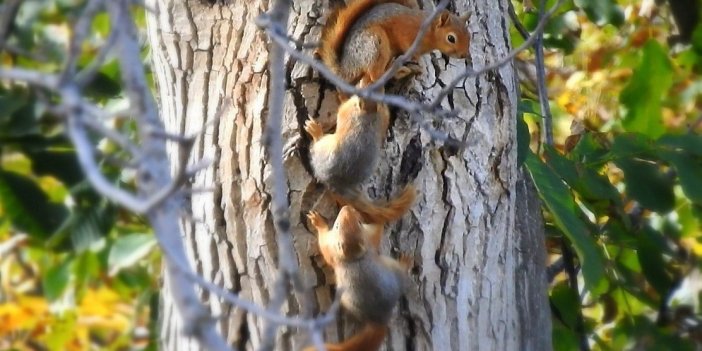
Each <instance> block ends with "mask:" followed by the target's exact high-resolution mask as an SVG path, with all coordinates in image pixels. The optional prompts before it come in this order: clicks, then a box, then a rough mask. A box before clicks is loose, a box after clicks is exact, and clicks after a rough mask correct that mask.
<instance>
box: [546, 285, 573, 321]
mask: <svg viewBox="0 0 702 351" xmlns="http://www.w3.org/2000/svg"><path fill="white" fill-rule="evenodd" d="M551 304H552V305H553V307H555V309H556V311H558V312H557V313H558V319H559V320H560V321H561V322H563V323H564V324H565V325H566V326H567V327H568V328H571V329H574V328H575V326H576V325H577V323H578V314H579V313H580V298H579V297H578V293H576V292H575V291H574V290H573V289H571V288H570V287H569V286H568V285H567V284H565V282H562V283H560V284H558V285H556V286H555V287H554V288H553V289H552V290H551Z"/></svg>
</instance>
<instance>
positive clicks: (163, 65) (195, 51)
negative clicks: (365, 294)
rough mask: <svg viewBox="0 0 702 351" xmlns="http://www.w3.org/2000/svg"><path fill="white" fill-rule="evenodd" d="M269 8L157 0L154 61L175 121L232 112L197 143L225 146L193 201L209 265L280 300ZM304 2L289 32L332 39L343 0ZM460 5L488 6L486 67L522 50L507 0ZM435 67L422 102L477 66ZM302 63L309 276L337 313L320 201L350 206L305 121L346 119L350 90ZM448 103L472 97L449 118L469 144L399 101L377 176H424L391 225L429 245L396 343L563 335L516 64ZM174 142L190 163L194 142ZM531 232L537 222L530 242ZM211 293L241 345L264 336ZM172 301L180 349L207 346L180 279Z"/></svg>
mask: <svg viewBox="0 0 702 351" xmlns="http://www.w3.org/2000/svg"><path fill="white" fill-rule="evenodd" d="M210 2H214V1H210ZM425 3H426V1H425ZM322 5H323V6H322ZM496 5H497V6H496ZM268 6H269V4H268V2H267V1H261V0H251V1H228V2H226V4H220V3H219V2H218V3H217V4H214V5H210V4H208V2H206V1H195V0H190V1H173V0H148V1H147V7H148V8H149V9H150V10H151V12H150V13H149V14H148V15H147V18H148V28H149V37H150V42H151V46H152V60H153V65H154V66H153V71H154V75H155V80H156V82H157V86H158V96H159V101H160V106H161V113H162V118H163V119H164V121H165V124H166V127H167V128H168V130H169V131H171V132H173V133H182V134H192V133H196V132H198V131H200V130H201V129H203V128H205V127H206V126H207V123H208V122H211V121H213V119H215V118H216V117H217V116H218V115H220V116H221V119H220V120H219V121H218V122H217V123H214V125H212V126H210V127H208V128H207V132H206V133H204V135H202V137H200V138H199V139H198V141H197V142H196V143H195V146H194V148H193V151H192V154H191V156H190V160H189V162H190V163H191V164H192V163H194V162H196V161H197V160H198V159H200V158H203V157H204V158H210V159H212V160H214V163H213V166H212V167H210V168H208V169H207V170H205V171H203V172H200V173H198V174H197V176H195V177H194V179H193V183H192V186H193V187H194V188H214V191H213V192H193V195H192V196H191V197H190V201H189V203H188V204H187V209H188V210H189V211H190V215H189V216H184V217H185V218H186V219H185V220H183V223H182V225H183V226H184V228H185V231H184V232H185V233H186V234H185V235H186V236H185V238H184V240H186V244H187V245H188V247H189V250H190V252H189V253H190V258H191V259H192V262H193V264H194V265H195V267H196V269H197V270H198V271H199V272H200V273H201V274H202V275H203V276H204V277H205V278H206V279H208V280H211V281H213V282H215V283H216V284H220V285H222V286H224V287H226V288H227V289H230V290H232V291H234V292H236V293H238V294H240V295H241V296H242V297H245V298H247V299H250V300H253V301H254V302H256V303H259V304H262V305H265V304H267V303H268V299H269V295H270V289H271V288H272V286H273V284H272V283H273V281H274V280H275V278H276V264H277V258H276V255H277V253H276V243H275V232H274V229H273V223H272V219H271V213H270V209H269V207H270V206H269V205H270V198H271V195H270V191H271V188H272V187H271V185H272V184H271V181H272V179H271V177H270V169H269V167H267V164H266V154H265V153H264V148H263V146H264V145H263V140H262V135H263V134H262V133H263V130H264V126H265V121H266V117H267V116H266V113H267V108H266V106H265V102H266V97H267V89H268V68H267V62H268V50H267V38H266V36H265V34H264V33H263V32H261V31H259V30H258V28H257V27H256V25H255V23H254V20H255V18H256V17H257V16H258V15H259V14H261V13H262V12H263V11H266V10H267V9H268ZM293 6H294V9H293V11H292V12H291V19H290V23H289V26H288V33H289V34H290V36H292V37H294V38H296V39H298V40H300V41H304V42H307V43H311V42H317V41H318V39H319V30H320V27H319V25H320V24H322V23H324V20H325V19H326V16H327V14H328V12H329V11H328V3H327V1H313V0H300V1H295V2H294V5H293ZM451 8H452V9H458V10H459V11H458V12H461V13H463V12H464V11H465V10H469V11H470V12H472V14H473V15H472V17H471V20H470V28H469V29H470V32H471V33H473V36H472V40H473V41H472V44H471V52H472V54H473V55H472V56H473V64H474V66H476V67H480V66H483V65H485V64H487V63H490V62H494V61H496V60H498V59H499V58H501V57H503V56H505V55H506V54H507V53H508V52H509V48H510V45H509V33H508V28H509V23H508V20H507V18H508V17H507V1H506V0H499V1H494V0H471V1H467V0H462V1H454V5H453V6H451ZM421 65H422V67H424V68H425V69H426V72H427V73H426V74H424V75H421V76H420V77H417V78H416V79H414V81H413V83H411V86H410V87H405V88H404V89H402V90H401V91H402V93H403V94H404V95H407V96H408V97H410V98H412V99H414V100H418V101H428V100H429V99H430V98H431V97H432V96H434V95H435V94H436V92H437V91H438V90H439V89H440V87H441V86H444V85H445V84H446V83H447V82H449V81H450V79H451V77H453V76H454V75H455V74H457V73H458V72H460V71H461V69H462V68H463V67H464V64H463V63H462V61H460V60H455V59H452V60H451V61H450V62H446V61H445V60H444V59H443V58H442V57H441V56H440V55H436V54H434V55H432V56H426V57H424V58H423V59H422V60H421ZM439 69H440V70H439ZM286 71H287V74H288V77H287V82H288V83H289V88H288V90H287V101H286V115H285V116H284V120H283V124H284V125H283V140H284V143H285V145H286V146H287V147H286V150H285V151H286V152H287V153H286V155H287V157H286V159H285V166H286V170H287V175H288V186H289V191H290V193H289V199H290V203H291V209H290V213H291V217H292V218H291V221H292V233H293V236H294V238H295V248H296V254H297V257H298V260H299V265H300V270H301V274H302V277H303V281H304V282H305V284H306V285H307V286H308V287H310V288H313V289H314V293H315V297H316V302H317V306H316V310H315V311H313V312H314V313H321V312H323V311H326V309H327V308H328V306H329V305H330V303H331V301H332V300H333V290H332V288H331V287H330V283H331V282H333V278H332V274H331V271H330V270H329V269H328V268H327V267H325V266H324V265H323V264H322V260H321V257H320V256H319V252H318V249H317V246H316V238H315V236H314V235H313V234H312V233H311V232H310V231H309V230H308V229H307V224H306V222H305V216H304V215H305V214H306V212H307V211H309V210H310V209H312V208H313V207H314V208H315V209H319V210H321V211H322V213H323V214H325V215H326V216H328V218H333V215H334V212H333V211H334V209H333V208H332V207H331V206H330V205H329V202H328V200H324V198H323V197H322V196H321V195H322V193H323V189H321V187H320V186H317V185H316V183H315V181H314V179H313V178H312V177H311V176H310V173H309V172H308V169H309V168H308V167H307V166H306V162H307V159H306V154H307V150H306V148H307V143H308V142H307V141H306V138H305V137H304V136H303V133H302V132H301V131H302V128H301V126H302V125H304V121H305V120H306V119H307V118H316V119H320V120H322V121H326V122H329V121H331V120H332V119H333V117H334V112H335V108H336V106H337V100H336V95H335V91H334V89H333V87H332V86H330V85H329V84H328V83H326V82H325V81H324V80H323V79H321V78H319V76H318V74H317V73H315V72H313V71H312V70H311V69H310V68H309V67H307V66H305V65H303V64H300V63H298V62H294V61H288V63H287V66H286ZM448 101H450V103H449V102H448ZM443 105H444V108H446V109H449V108H453V109H456V110H458V111H460V114H459V117H457V118H452V119H444V120H441V121H440V122H436V123H434V125H435V126H436V127H437V128H438V129H440V130H443V131H447V132H449V134H450V135H451V136H452V137H454V138H456V139H458V140H463V141H465V142H466V143H467V144H468V145H469V146H468V147H467V148H464V149H459V150H456V149H452V148H449V147H443V146H441V145H440V144H441V143H439V142H435V141H432V140H431V139H430V137H429V136H428V135H427V133H425V132H422V131H420V130H419V128H418V127H417V126H416V125H415V124H412V123H410V121H409V118H408V116H407V115H406V114H405V113H403V112H401V111H393V112H394V116H395V118H394V120H393V123H392V126H391V130H390V131H389V133H388V137H387V140H386V145H385V147H384V150H383V153H382V156H384V157H382V156H381V160H382V161H381V162H380V163H381V166H380V167H379V169H378V170H377V172H376V173H375V174H374V176H373V177H372V179H371V180H370V181H369V182H367V183H368V186H367V188H368V191H369V194H370V196H371V197H373V198H376V199H381V198H382V199H385V198H387V197H388V196H390V195H391V194H394V193H395V192H396V191H398V190H399V189H400V187H401V185H403V184H405V183H408V182H409V183H413V184H414V185H415V186H416V187H417V188H418V190H419V193H420V195H419V197H418V201H417V203H416V205H415V206H414V208H413V210H412V211H411V214H409V215H407V216H405V218H404V219H403V220H402V221H400V222H398V223H394V224H392V225H391V226H388V228H387V229H386V233H385V236H384V238H383V245H382V251H383V252H384V253H385V254H390V255H397V253H398V252H408V253H413V254H414V258H415V263H416V269H415V270H414V271H413V272H412V276H411V278H412V284H411V288H410V291H409V292H408V294H407V296H406V298H405V299H403V301H402V302H401V304H400V306H399V308H398V311H397V312H396V315H395V317H394V318H393V320H392V324H391V335H390V337H389V338H388V340H387V341H386V346H387V349H389V350H390V349H391V350H401V349H409V350H415V349H416V350H522V349H534V350H544V349H548V348H550V321H549V319H548V316H549V311H548V304H547V303H546V304H545V305H544V303H543V302H544V301H545V297H546V285H545V280H542V281H539V279H536V280H534V279H533V277H539V276H541V277H543V270H544V262H543V260H541V259H540V258H543V257H544V253H543V243H542V242H541V243H540V245H539V241H542V240H543V237H542V231H541V232H539V231H538V230H532V231H530V232H529V231H517V230H516V229H515V194H518V192H517V191H516V190H517V188H516V187H515V183H516V180H517V174H518V173H517V167H516V148H515V147H514V146H515V145H516V142H515V138H516V132H515V113H516V108H517V95H516V85H515V77H514V71H513V69H512V67H511V65H507V66H505V67H503V68H501V69H500V70H497V71H494V72H491V73H488V74H485V75H482V76H480V77H478V78H470V79H468V80H466V81H465V84H462V85H460V86H459V87H458V88H457V89H455V90H454V91H453V93H452V94H451V95H450V96H449V99H448V100H447V102H444V104H443ZM421 118H431V117H430V116H421ZM171 151H172V152H171V158H172V159H173V160H174V161H179V160H183V159H184V157H185V156H187V155H184V153H183V152H179V150H175V149H172V150H171ZM176 163H177V162H176ZM520 203H521V200H520ZM530 204H532V205H533V203H531V202H530ZM535 206H538V205H535ZM537 211H538V209H537ZM530 223H532V224H537V225H538V221H530ZM537 228H538V227H537ZM525 233H527V234H528V235H531V236H530V237H529V238H530V239H529V240H527V239H526V237H525V236H524V235H527V234H525ZM527 244H528V246H529V247H532V246H534V248H526V247H525V246H526V245H527ZM534 250H536V251H539V250H541V251H540V252H537V254H534V252H535V251H534ZM539 257H540V258H539ZM536 258H539V259H536ZM525 292H528V293H525ZM202 297H203V300H205V301H206V302H208V303H209V304H210V305H211V306H212V310H213V313H214V314H215V315H220V316H223V318H221V323H220V327H221V331H222V333H223V334H224V335H225V336H226V338H227V339H228V340H229V341H230V342H231V343H232V344H233V345H234V346H237V347H239V348H240V349H252V348H257V347H258V346H259V345H260V343H261V338H262V326H263V321H262V320H260V319H259V318H257V317H255V316H251V315H247V314H245V313H243V312H241V310H238V309H236V308H233V307H232V306H229V305H224V304H222V303H221V302H220V300H219V299H218V298H216V297H215V296H213V295H211V294H208V293H204V292H203V294H202ZM285 308H286V311H285V312H287V313H290V314H300V313H304V312H305V311H303V310H302V308H301V301H298V300H297V298H295V297H293V296H291V297H289V298H288V300H287V303H286V307H285ZM527 312H528V313H527ZM160 313H161V314H160V315H161V320H162V334H161V338H162V346H163V348H164V349H166V350H187V349H198V347H197V345H196V344H195V343H194V342H193V341H189V340H187V339H184V338H183V337H182V336H181V335H180V334H179V320H178V318H179V316H177V314H176V311H175V309H174V306H173V305H172V300H170V299H169V293H168V291H167V286H165V287H164V291H163V298H162V310H161V311H160ZM535 315H538V316H535ZM532 318H533V320H532ZM346 321H347V319H346V318H340V319H339V321H338V322H335V323H332V325H330V326H329V327H327V330H326V333H325V339H326V340H327V341H336V340H339V339H344V338H346V337H348V336H349V335H350V332H351V331H352V330H351V328H352V327H353V326H351V327H349V326H347V324H348V323H345V322H346ZM525 323H526V324H529V325H528V326H527V325H524V324H525ZM544 335H548V336H545V337H544ZM308 342H309V340H308V338H307V335H305V334H304V333H302V332H299V331H297V330H292V329H290V328H281V329H280V331H279V333H278V337H277V340H276V346H277V347H276V349H281V350H288V349H294V350H297V349H299V348H301V347H302V346H305V345H307V344H308Z"/></svg>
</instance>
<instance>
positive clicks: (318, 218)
mask: <svg viewBox="0 0 702 351" xmlns="http://www.w3.org/2000/svg"><path fill="white" fill-rule="evenodd" d="M307 219H309V220H310V223H312V226H313V227H315V229H317V231H318V232H319V231H320V230H321V229H324V228H327V221H326V220H325V219H324V217H322V215H320V214H319V212H317V211H310V212H308V213H307Z"/></svg>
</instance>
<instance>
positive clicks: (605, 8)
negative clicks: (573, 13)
mask: <svg viewBox="0 0 702 351" xmlns="http://www.w3.org/2000/svg"><path fill="white" fill-rule="evenodd" d="M575 5H576V6H578V7H580V8H581V9H583V11H585V13H586V14H587V17H588V18H589V19H590V20H591V21H592V22H594V23H595V24H597V25H599V26H602V25H605V24H613V25H615V26H616V25H620V24H621V23H622V22H624V14H623V13H622V11H621V9H620V8H619V6H617V3H616V2H615V1H614V0H575Z"/></svg>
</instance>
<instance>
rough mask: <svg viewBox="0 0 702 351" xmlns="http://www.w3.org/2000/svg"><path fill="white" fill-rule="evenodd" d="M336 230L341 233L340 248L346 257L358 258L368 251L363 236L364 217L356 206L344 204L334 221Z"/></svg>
mask: <svg viewBox="0 0 702 351" xmlns="http://www.w3.org/2000/svg"><path fill="white" fill-rule="evenodd" d="M333 230H334V231H336V232H337V233H338V235H339V249H340V250H341V254H342V255H343V256H344V258H345V259H356V258H359V257H361V256H363V254H364V253H365V252H366V245H365V238H364V237H363V218H362V216H361V214H360V213H359V212H358V210H356V209H355V208H353V207H351V206H348V205H347V206H344V207H342V208H341V210H340V211H339V215H338V216H336V221H334V228H333Z"/></svg>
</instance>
